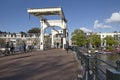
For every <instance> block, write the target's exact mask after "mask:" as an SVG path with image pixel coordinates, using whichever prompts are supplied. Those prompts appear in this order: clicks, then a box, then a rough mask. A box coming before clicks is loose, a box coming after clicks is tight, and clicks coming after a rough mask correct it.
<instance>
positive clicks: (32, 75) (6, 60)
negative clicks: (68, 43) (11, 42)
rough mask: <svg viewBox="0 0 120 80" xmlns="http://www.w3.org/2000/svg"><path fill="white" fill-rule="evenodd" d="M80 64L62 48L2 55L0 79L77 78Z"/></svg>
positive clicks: (0, 58)
mask: <svg viewBox="0 0 120 80" xmlns="http://www.w3.org/2000/svg"><path fill="white" fill-rule="evenodd" d="M80 73H81V69H80V65H79V64H78V62H77V59H76V58H75V54H74V53H73V52H69V53H67V52H66V51H64V50H61V49H52V50H46V51H34V52H31V53H24V54H19V55H12V56H5V57H0V80H77V76H78V74H80Z"/></svg>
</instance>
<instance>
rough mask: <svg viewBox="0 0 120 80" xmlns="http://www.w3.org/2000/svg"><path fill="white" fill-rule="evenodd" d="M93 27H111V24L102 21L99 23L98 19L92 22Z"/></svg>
mask: <svg viewBox="0 0 120 80" xmlns="http://www.w3.org/2000/svg"><path fill="white" fill-rule="evenodd" d="M94 28H95V29H96V28H100V29H105V28H112V26H109V25H104V24H103V23H100V22H99V21H98V20H96V21H95V22H94Z"/></svg>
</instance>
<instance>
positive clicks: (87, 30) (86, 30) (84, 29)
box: [80, 27, 92, 32]
mask: <svg viewBox="0 0 120 80" xmlns="http://www.w3.org/2000/svg"><path fill="white" fill-rule="evenodd" d="M80 30H83V31H84V32H92V30H90V29H87V28H85V27H82V28H80Z"/></svg>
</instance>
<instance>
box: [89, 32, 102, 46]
mask: <svg viewBox="0 0 120 80" xmlns="http://www.w3.org/2000/svg"><path fill="white" fill-rule="evenodd" d="M90 40H91V44H92V45H93V46H94V47H95V48H99V47H100V44H101V39H100V36H99V35H97V34H92V35H91V39H90Z"/></svg>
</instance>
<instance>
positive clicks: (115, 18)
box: [105, 12, 120, 23]
mask: <svg viewBox="0 0 120 80" xmlns="http://www.w3.org/2000/svg"><path fill="white" fill-rule="evenodd" d="M105 22H107V23H112V22H115V23H120V12H118V13H117V12H116V13H112V16H111V17H110V18H109V19H106V20H105Z"/></svg>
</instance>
